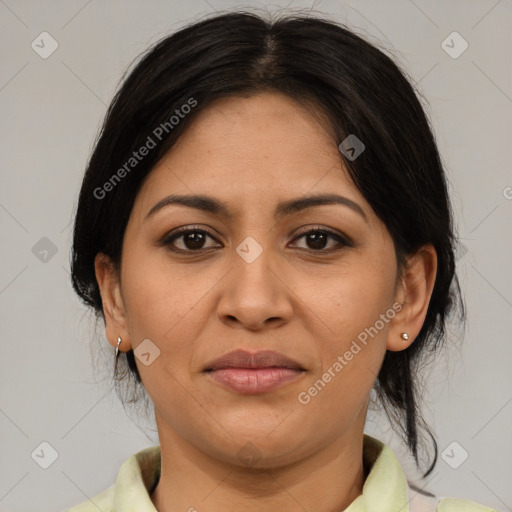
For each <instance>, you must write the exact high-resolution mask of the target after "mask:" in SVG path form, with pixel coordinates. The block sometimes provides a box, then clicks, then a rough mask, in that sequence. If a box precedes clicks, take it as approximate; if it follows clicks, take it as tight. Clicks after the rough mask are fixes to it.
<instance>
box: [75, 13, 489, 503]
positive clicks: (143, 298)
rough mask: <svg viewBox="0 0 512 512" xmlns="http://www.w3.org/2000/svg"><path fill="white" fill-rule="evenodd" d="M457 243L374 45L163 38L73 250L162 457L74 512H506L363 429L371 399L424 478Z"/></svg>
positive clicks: (414, 115)
mask: <svg viewBox="0 0 512 512" xmlns="http://www.w3.org/2000/svg"><path fill="white" fill-rule="evenodd" d="M454 242H455V237H454V233H453V222H452V213H451V209H450V202H449V198H448V194H447V186H446V181H445V176H444V171H443V168H442V165H441V162H440V158H439V154H438V151H437V148H436V144H435V141H434V137H433V135H432V133H431V130H430V128H429V124H428V121H427V119H426V116H425V114H424V112H423V110H422V108H421V105H420V103H419V101H418V99H417V97H416V95H415V93H414V90H413V88H412V87H411V85H410V84H409V82H408V80H407V79H406V78H405V77H404V75H403V73H402V72H401V71H400V70H399V69H398V67H397V66H396V65H395V64H394V63H393V62H392V61H391V60H390V59H389V58H388V57H387V56H385V55H384V54H383V53H382V52H381V51H380V50H378V49H376V48H375V47H373V46H372V45H370V44H369V43H367V42H365V41H364V40H363V39H361V38H360V37H358V36H356V35H355V34H353V33H352V32H351V31H349V30H347V29H346V28H344V27H341V26H339V25H336V24H334V23H332V22H329V21H327V20H322V19H319V18H311V17H299V16H290V17H287V18H284V17H283V18H281V19H280V20H276V21H274V22H270V21H267V20H264V19H262V18H260V17H259V16H256V15H254V14H248V13H243V12H238V13H231V14H227V15H220V16H215V17H212V18H209V19H206V20H203V21H201V22H198V23H195V24H192V25H190V26H188V27H186V28H184V29H182V30H180V31H179V32H177V33H175V34H173V35H171V36H169V37H166V38H165V39H163V40H162V41H161V42H160V43H158V44H157V45H155V47H154V48H152V49H151V50H150V51H149V52H148V53H147V54H146V55H145V56H144V57H143V58H142V59H141V61H140V62H139V63H138V64H137V66H136V67H135V68H134V69H133V70H132V72H131V73H130V74H129V76H128V77H127V78H126V80H125V82H124V84H123V85H122V87H121V89H120V90H119V92H118V93H117V94H116V96H115V98H114V100H113V102H112V104H111V106H110V108H109V111H108V113H107V116H106V119H105V123H104V126H103V129H102V132H101V134H100V136H99V138H98V141H97V143H96V147H95V149H94V151H93V154H92V157H91V159H90V162H89V164H88V168H87V171H86V174H85V177H84V181H83V185H82V189H81V193H80V198H79V203H78V208H77V213H76V222H75V230H74V242H73V259H72V279H73V286H74V288H75V290H76V292H77V293H78V294H79V296H80V297H81V298H82V299H83V300H84V302H85V303H86V304H87V305H89V306H90V307H92V308H94V310H95V311H96V313H97V314H98V315H101V316H102V318H103V320H104V322H105V329H106V337H107V339H108V341H109V342H110V343H111V344H112V346H113V347H114V348H115V368H116V370H117V367H118V357H119V356H120V355H121V354H122V356H121V357H120V359H119V364H120V365H121V364H125V365H126V368H127V369H128V374H127V376H128V377H132V378H133V379H135V381H136V382H137V383H140V385H141V386H143V389H144V390H145V392H147V394H148V395H149V397H150V399H151V401H152V403H153V404H154V410H155V418H156V423H157V428H158V435H159V441H160V445H159V446H155V447H152V448H148V449H145V450H142V451H140V452H138V453H137V454H135V455H134V456H132V457H131V458H130V459H129V460H128V461H127V462H126V463H125V464H124V465H123V466H122V467H121V469H120V472H119V475H118V478H117V480H116V482H115V484H114V485H112V486H111V487H110V488H108V489H107V490H106V491H104V492H103V493H101V494H100V495H98V496H96V497H94V498H93V499H92V500H87V501H86V502H84V503H82V504H81V505H79V506H76V507H74V508H72V509H70V510H71V511H72V512H79V511H80V512H84V511H89V510H97V509H98V508H99V509H100V510H102V511H103V512H107V511H111V510H116V511H118V512H127V511H132V510H133V511H138V512H150V511H151V512H154V511H155V510H158V511H159V512H174V511H178V510H189V511H195V510H197V511H202V510H208V511H217V510H233V509H235V508H237V509H239V508H242V507H243V508H244V510H249V511H251V510H253V511H260V510H264V511H273V510H286V511H295V510H297V511H298V510H301V511H302V510H315V511H322V512H323V511H325V512H327V511H338V510H339V511H341V510H349V511H351V512H362V511H377V510H379V511H404V512H406V511H407V510H411V511H420V510H439V511H463V510H464V511H484V510H486V511H487V510H491V509H490V508H488V507H484V506H483V505H478V504H476V503H473V502H470V501H468V500H463V499H454V498H452V499H450V498H440V497H435V496H431V495H430V496H428V494H427V493H424V492H417V491H415V490H413V489H412V487H411V486H409V485H408V482H407V480H406V478H405V476H404V473H403V471H402V469H401V467H400V464H399V463H398V460H397V459H396V457H395V456H394V454H393V452H392V451H391V450H390V448H389V447H388V446H386V445H384V444H383V443H382V442H380V441H379V440H377V439H375V438H373V437H371V436H369V435H367V434H365V433H364V424H365V419H366V413H367V410H368V404H369V401H370V392H371V391H372V389H373V390H374V392H375V393H376V395H377V396H378V397H379V398H380V400H381V403H382V404H383V406H384V408H385V410H386V412H387V413H388V415H389V416H390V417H391V418H393V419H394V420H395V421H396V427H397V429H398V430H399V431H401V432H402V434H403V436H404V439H405V440H406V443H407V445H408V446H409V448H410V450H411V453H412V454H413V456H414V458H415V460H416V462H417V464H418V466H419V457H418V452H419V447H420V441H421V437H420V436H419V427H422V426H424V425H423V420H422V419H421V416H420V415H419V413H418V410H417V403H418V396H417V385H416V382H415V378H416V372H415V370H416V368H417V367H418V364H419V362H420V360H421V359H422V357H423V356H424V355H425V354H426V353H427V352H430V353H432V352H435V351H436V350H437V349H438V348H439V347H440V345H441V343H442V342H443V340H444V335H445V321H446V320H447V318H448V315H449V314H450V313H453V312H454V311H456V310H457V307H458V310H459V313H460V314H461V315H462V313H463V308H462V306H461V301H460V294H459V292H458V284H457V278H456V275H455V258H454ZM426 431H427V433H429V434H430V432H429V431H428V428H427V429H426ZM430 435H431V434H430ZM431 437H432V435H431ZM432 440H433V437H432ZM433 446H434V460H433V461H432V463H431V465H430V467H429V468H428V469H427V471H426V472H425V474H424V476H427V475H428V474H429V473H430V472H431V471H432V469H433V467H434V464H435V462H436V458H437V445H436V443H435V441H433Z"/></svg>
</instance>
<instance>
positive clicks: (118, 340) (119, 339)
mask: <svg viewBox="0 0 512 512" xmlns="http://www.w3.org/2000/svg"><path fill="white" fill-rule="evenodd" d="M122 341H123V340H122V339H121V338H120V337H119V338H117V347H116V359H117V358H118V356H119V345H121V342H122Z"/></svg>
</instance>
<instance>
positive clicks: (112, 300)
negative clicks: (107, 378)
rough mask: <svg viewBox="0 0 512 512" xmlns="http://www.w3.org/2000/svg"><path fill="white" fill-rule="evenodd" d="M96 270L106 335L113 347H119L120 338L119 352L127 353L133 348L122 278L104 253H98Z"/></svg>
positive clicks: (95, 260) (95, 259)
mask: <svg viewBox="0 0 512 512" xmlns="http://www.w3.org/2000/svg"><path fill="white" fill-rule="evenodd" d="M94 270H95V272H96V280H97V281H98V286H99V288H100V294H101V301H102V303H103V315H104V317H105V335H106V337H107V340H108V342H109V343H110V344H111V345H112V346H113V347H116V346H117V338H118V337H120V338H121V339H122V340H123V342H122V343H121V345H120V347H119V350H121V351H123V352H126V351H128V350H129V349H130V348H131V342H130V338H129V335H128V329H127V321H126V311H125V307H124V301H123V297H122V294H121V283H120V276H119V275H118V272H117V270H116V268H115V266H114V264H113V262H112V260H111V259H110V257H109V256H107V255H106V254H103V253H98V254H97V255H96V257H95V258H94Z"/></svg>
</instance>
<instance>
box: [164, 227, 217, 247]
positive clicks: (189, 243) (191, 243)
mask: <svg viewBox="0 0 512 512" xmlns="http://www.w3.org/2000/svg"><path fill="white" fill-rule="evenodd" d="M208 238H211V239H212V240H214V241H216V240H215V238H214V237H213V236H212V235H211V234H210V233H209V232H208V231H205V230H203V229H196V228H181V229H179V230H177V231H174V232H173V233H170V234H169V235H167V236H166V237H165V238H164V239H163V240H162V242H161V245H165V246H169V248H170V249H171V250H173V251H182V252H198V251H201V250H203V249H210V248H211V246H210V247H208V246H205V243H206V241H207V239H208ZM176 242H179V246H178V244H176Z"/></svg>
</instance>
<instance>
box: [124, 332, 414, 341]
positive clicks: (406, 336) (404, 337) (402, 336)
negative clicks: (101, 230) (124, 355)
mask: <svg viewBox="0 0 512 512" xmlns="http://www.w3.org/2000/svg"><path fill="white" fill-rule="evenodd" d="M400 337H401V338H402V339H403V340H404V341H407V340H408V339H409V335H408V334H407V333H406V332H403V333H402V334H400ZM119 339H121V338H119Z"/></svg>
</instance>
